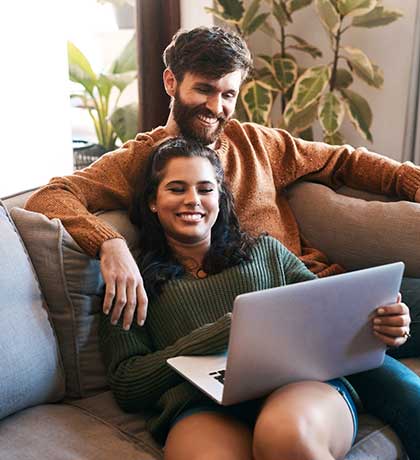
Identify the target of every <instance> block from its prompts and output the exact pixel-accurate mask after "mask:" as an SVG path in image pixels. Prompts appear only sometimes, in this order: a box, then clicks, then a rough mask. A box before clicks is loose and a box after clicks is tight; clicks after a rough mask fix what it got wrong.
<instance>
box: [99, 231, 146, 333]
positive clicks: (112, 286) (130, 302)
mask: <svg viewBox="0 0 420 460" xmlns="http://www.w3.org/2000/svg"><path fill="white" fill-rule="evenodd" d="M99 256H100V259H101V272H102V276H103V278H104V281H105V285H106V289H105V299H104V303H103V310H104V313H105V314H109V312H110V311H111V308H112V314H111V323H112V324H117V322H118V320H119V318H120V316H121V313H122V312H123V310H124V316H123V317H124V321H123V327H124V329H126V330H128V329H130V326H131V323H132V322H133V317H134V312H135V310H136V307H137V315H136V316H137V323H138V324H139V325H140V326H142V325H143V323H144V321H145V320H146V314H147V295H146V291H145V290H144V287H143V280H142V277H141V275H140V271H139V269H138V267H137V264H136V262H135V260H134V258H133V256H132V255H131V252H130V250H129V249H128V246H127V244H126V242H125V241H124V240H123V239H121V238H114V239H111V240H107V241H104V242H103V243H102V246H101V250H100V253H99Z"/></svg>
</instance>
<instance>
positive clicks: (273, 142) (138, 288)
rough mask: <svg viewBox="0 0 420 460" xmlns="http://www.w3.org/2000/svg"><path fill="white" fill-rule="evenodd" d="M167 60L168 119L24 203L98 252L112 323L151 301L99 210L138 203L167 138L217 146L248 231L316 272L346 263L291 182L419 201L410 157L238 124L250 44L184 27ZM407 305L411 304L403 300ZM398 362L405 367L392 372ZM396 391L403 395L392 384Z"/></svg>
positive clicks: (418, 173)
mask: <svg viewBox="0 0 420 460" xmlns="http://www.w3.org/2000/svg"><path fill="white" fill-rule="evenodd" d="M164 61H165V64H166V69H165V71H164V74H163V82H164V85H165V89H166V92H167V93H168V95H169V96H170V97H171V99H172V102H171V107H170V114H169V118H168V120H167V123H166V125H165V126H164V127H159V128H156V129H155V130H153V131H151V132H149V133H143V134H138V135H137V137H136V139H135V140H133V141H129V142H127V143H126V144H124V146H123V147H122V148H120V149H118V150H117V151H115V152H112V153H109V154H106V155H104V156H103V157H102V158H101V159H100V160H98V161H97V162H96V163H94V164H93V165H92V166H90V167H89V168H86V169H85V170H82V171H78V172H75V173H74V174H73V175H72V176H69V177H61V178H54V179H52V180H51V181H50V183H49V184H48V185H47V186H45V187H44V188H42V189H41V190H39V191H38V192H37V193H35V194H34V195H33V196H32V197H31V198H30V199H29V201H28V203H27V206H26V207H27V208H28V209H30V210H33V211H38V212H42V213H44V214H46V215H47V216H48V217H50V218H53V217H58V218H60V219H61V221H62V222H63V225H64V226H65V227H66V228H67V230H68V231H69V233H70V234H71V235H72V236H73V238H74V239H75V240H76V241H77V242H78V243H79V245H80V246H81V247H82V248H83V249H84V250H85V251H86V252H87V253H88V254H89V255H91V256H93V257H96V256H99V257H100V264H101V271H102V274H103V278H104V281H105V283H106V293H105V299H104V311H105V312H111V311H112V313H111V321H112V323H116V322H117V321H118V319H119V318H120V316H121V315H123V324H124V327H125V328H127V329H128V328H129V327H130V325H131V323H132V320H133V317H134V314H135V312H136V316H137V321H138V323H139V324H142V323H143V322H144V320H145V318H146V308H147V298H146V294H145V291H144V289H143V284H142V279H141V275H140V273H139V270H138V267H137V265H136V263H135V261H134V259H133V257H132V256H131V254H130V251H129V250H128V247H127V245H126V243H125V241H124V240H123V239H122V237H121V236H120V235H119V234H118V233H116V232H115V231H114V230H113V229H112V228H110V227H109V226H107V225H106V224H105V223H103V222H102V221H101V220H99V219H98V218H96V217H95V216H94V215H93V214H92V213H93V212H95V211H97V210H100V209H101V210H103V209H106V210H110V209H117V208H119V209H121V208H126V209H127V208H128V207H129V206H130V203H131V201H132V199H133V188H134V183H135V181H136V178H137V176H138V173H139V171H140V170H141V168H142V167H143V164H144V160H145V158H146V157H147V156H148V155H149V154H150V152H151V151H152V149H153V148H154V146H156V145H157V144H158V143H160V142H161V141H162V140H163V139H165V138H167V137H172V136H176V135H180V134H181V135H183V136H185V137H192V138H195V139H197V140H199V141H201V142H203V143H204V144H206V145H210V146H212V147H213V148H215V149H216V150H217V152H218V153H219V155H220V158H221V160H222V163H223V166H224V168H225V174H226V177H227V180H228V182H229V184H230V187H231V189H232V191H233V194H234V196H235V202H236V209H237V213H238V217H239V219H240V221H241V225H242V227H243V228H244V230H246V231H248V232H250V233H251V234H254V235H255V234H259V233H261V232H262V231H267V232H268V233H269V234H271V235H272V236H274V237H275V238H277V239H279V240H280V241H282V243H284V244H285V245H286V246H287V247H288V248H289V249H290V250H291V251H292V252H294V253H295V254H297V255H298V256H299V257H300V258H301V259H302V260H303V261H304V262H305V263H306V265H307V266H308V267H309V268H310V269H311V270H312V271H313V272H314V273H316V274H317V275H318V276H327V275H332V274H336V273H339V272H341V271H342V269H341V267H339V266H338V265H331V264H329V262H328V261H327V259H326V257H325V256H324V255H323V254H321V253H320V252H319V251H316V250H315V249H312V248H310V247H309V245H308V243H307V242H306V241H305V240H304V239H303V238H301V235H299V230H298V226H297V223H296V221H295V219H294V217H293V214H292V212H291V210H290V208H289V205H288V203H287V200H286V198H285V197H284V196H283V193H282V192H283V190H284V189H285V188H286V187H287V186H289V185H290V184H292V183H293V182H295V181H296V180H298V179H300V178H302V177H305V178H307V179H312V180H317V181H319V182H323V183H325V184H328V185H339V184H346V185H348V186H350V187H353V188H359V189H365V190H369V191H372V192H376V193H383V194H388V195H394V196H400V197H402V198H404V199H408V200H413V201H414V200H416V201H420V190H419V187H420V168H418V167H417V166H414V165H413V164H412V163H409V162H407V163H404V164H400V163H398V162H396V161H393V160H391V159H388V158H386V157H383V156H380V155H377V154H375V153H371V152H368V151H367V150H366V149H364V148H359V149H354V148H352V147H350V146H329V145H326V144H324V143H317V142H307V141H304V140H301V139H296V138H293V137H292V136H291V135H290V134H288V133H287V132H285V131H282V130H275V129H271V128H266V127H263V126H260V125H255V124H250V123H243V124H241V123H239V122H237V121H236V120H233V119H232V116H233V113H234V110H235V105H236V101H237V97H238V94H239V89H240V86H241V84H242V82H243V81H244V79H245V78H246V76H247V74H248V71H249V69H250V67H251V57H250V53H249V50H248V49H247V47H246V44H245V43H244V42H243V41H242V39H241V38H240V37H238V36H236V35H234V34H232V33H229V32H226V31H224V30H223V29H220V28H216V27H214V28H204V27H203V28H197V29H193V30H191V31H189V32H183V33H178V34H177V35H176V36H175V37H174V38H173V41H172V42H171V44H170V45H169V46H168V47H167V49H166V50H165V53H164ZM400 305H401V308H403V304H400ZM412 314H413V312H412ZM402 327H404V328H408V325H407V324H404V325H403V324H395V328H399V329H400V328H402ZM380 332H381V333H382V334H383V335H385V336H388V338H389V345H391V346H392V345H398V344H399V343H397V342H395V337H394V336H393V331H392V330H387V331H385V330H382V331H380ZM409 343H410V341H409ZM417 353H418V350H417ZM389 360H391V358H389ZM395 366H396V367H397V368H398V369H394V367H395ZM398 366H401V368H400V367H398ZM385 367H386V366H385ZM402 368H404V366H402V365H400V364H399V363H397V362H394V361H392V364H389V366H388V367H387V369H388V370H389V372H388V373H389V375H392V376H394V377H393V378H395V380H396V381H398V385H400V384H401V382H400V381H399V380H398V378H399V376H398V375H397V374H398V372H400V373H403V374H404V381H405V382H410V385H411V382H412V380H411V379H413V380H414V383H412V385H413V388H414V390H415V391H418V392H420V385H419V384H418V382H417V381H416V380H415V378H414V377H415V375H414V374H413V375H411V374H412V373H411V374H409V375H406V374H405V368H404V369H403V370H401V369H402ZM381 369H382V368H381ZM370 372H371V373H373V377H372V375H371V376H370V381H371V382H372V381H374V377H375V376H377V379H378V382H382V374H381V372H380V371H376V374H375V371H370ZM407 372H409V371H407ZM413 376H414V377H413ZM359 377H360V382H358V383H357V382H356V383H357V386H358V388H357V389H358V390H359V391H360V393H361V394H362V399H365V398H364V395H366V397H367V395H369V401H367V400H366V402H370V399H372V400H375V397H374V396H375V391H376V389H377V388H376V386H375V385H372V384H371V385H368V384H367V383H366V382H367V380H366V379H365V378H364V377H363V375H361V376H359ZM408 384H409V383H407V385H408ZM381 385H382V383H381ZM413 388H411V389H410V391H411V390H413ZM389 392H390V393H391V392H395V388H393V386H392V384H391V385H390V388H389ZM371 393H372V394H371ZM393 396H394V395H393ZM419 399H420V396H419ZM376 401H377V406H378V407H376V406H375V405H372V404H371V406H369V408H371V407H372V409H371V410H373V411H375V412H376V413H377V414H378V415H379V416H381V417H382V418H383V419H384V420H386V421H389V422H390V423H391V424H393V425H394V427H395V429H396V430H397V431H398V433H399V434H400V436H402V437H404V436H405V439H404V442H405V445H406V446H408V444H409V442H408V441H409V439H408V438H410V436H408V434H407V430H405V429H404V428H407V427H403V426H402V425H401V426H395V425H396V423H397V422H395V421H394V419H392V417H391V416H390V415H389V414H388V413H387V412H386V408H385V409H382V408H381V407H380V406H381V404H379V402H378V399H377V398H376ZM411 403H412V401H405V400H403V399H402V400H401V401H400V403H399V404H400V406H401V405H407V406H410V404H411ZM410 407H412V406H410ZM418 412H420V409H419V411H418ZM416 420H419V417H417V419H416ZM416 423H419V422H416ZM416 443H417V445H416V447H417V448H418V451H414V450H412V452H417V453H416V455H417V457H419V458H420V453H419V452H420V446H419V442H418V441H416ZM410 448H411V447H410ZM413 455H414V454H413ZM417 457H416V458H417ZM413 458H414V457H413Z"/></svg>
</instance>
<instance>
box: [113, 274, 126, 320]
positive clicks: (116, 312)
mask: <svg viewBox="0 0 420 460" xmlns="http://www.w3.org/2000/svg"><path fill="white" fill-rule="evenodd" d="M126 303H127V284H126V280H125V279H124V280H122V279H119V280H117V294H116V296H115V298H114V305H113V307H112V315H111V323H112V324H114V325H115V324H117V323H118V320H119V319H120V316H121V312H122V310H123V308H124V307H125V305H126Z"/></svg>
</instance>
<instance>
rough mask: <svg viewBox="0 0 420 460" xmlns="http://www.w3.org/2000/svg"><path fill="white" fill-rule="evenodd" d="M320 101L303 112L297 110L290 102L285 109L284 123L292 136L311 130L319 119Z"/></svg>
mask: <svg viewBox="0 0 420 460" xmlns="http://www.w3.org/2000/svg"><path fill="white" fill-rule="evenodd" d="M318 104H319V101H318V100H316V101H315V102H313V103H312V104H311V105H309V106H308V107H306V108H304V109H303V110H296V109H295V107H293V105H292V104H291V103H290V102H289V103H288V104H287V105H286V108H285V109H284V114H283V118H284V122H285V123H286V126H287V129H288V130H289V131H290V132H291V133H292V134H297V133H299V132H301V131H304V130H305V129H307V128H309V127H310V126H311V125H312V124H313V122H314V121H315V120H316V118H317V113H318Z"/></svg>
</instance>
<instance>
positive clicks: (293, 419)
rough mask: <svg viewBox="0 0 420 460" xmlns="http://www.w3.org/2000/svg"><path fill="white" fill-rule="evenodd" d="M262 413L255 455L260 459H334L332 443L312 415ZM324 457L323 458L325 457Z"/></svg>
mask: <svg viewBox="0 0 420 460" xmlns="http://www.w3.org/2000/svg"><path fill="white" fill-rule="evenodd" d="M284 415H285V417H278V416H275V414H269V413H265V414H262V415H261V416H260V417H259V418H258V421H257V423H256V426H255V430H254V439H253V454H254V458H255V459H256V460H271V459H273V460H274V459H278V458H281V459H282V460H289V459H290V460H291V459H299V460H314V459H318V458H324V459H329V458H332V457H331V455H330V454H329V453H328V443H327V440H326V439H323V436H322V434H321V433H319V430H317V428H316V426H317V422H318V421H317V420H314V419H313V417H312V416H311V415H309V414H304V413H302V414H284ZM321 455H322V456H321Z"/></svg>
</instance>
